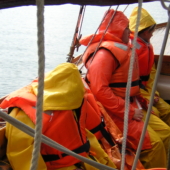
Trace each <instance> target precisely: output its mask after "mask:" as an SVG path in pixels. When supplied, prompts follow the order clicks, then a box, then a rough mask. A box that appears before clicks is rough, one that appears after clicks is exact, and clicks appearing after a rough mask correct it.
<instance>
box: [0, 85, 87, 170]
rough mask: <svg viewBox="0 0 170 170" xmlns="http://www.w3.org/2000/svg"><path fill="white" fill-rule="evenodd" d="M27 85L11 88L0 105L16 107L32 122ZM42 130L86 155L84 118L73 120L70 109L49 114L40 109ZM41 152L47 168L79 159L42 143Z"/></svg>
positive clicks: (32, 104)
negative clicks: (12, 90) (14, 89)
mask: <svg viewBox="0 0 170 170" xmlns="http://www.w3.org/2000/svg"><path fill="white" fill-rule="evenodd" d="M30 89H31V87H30V86H27V87H24V88H22V89H20V90H19V91H17V92H15V94H14V93H13V94H11V95H10V96H8V97H7V98H6V99H5V100H4V101H3V102H2V103H1V107H2V108H7V107H19V108H21V109H22V110H23V111H24V112H25V113H26V114H27V115H28V117H29V118H30V119H31V120H32V121H33V122H34V123H35V118H36V108H35V107H36V96H35V95H34V94H32V93H31V92H30ZM79 122H81V123H79ZM42 133H43V134H44V135H46V136H47V137H49V138H51V139H52V140H54V141H56V142H58V143H59V144H61V145H63V146H64V147H66V148H68V149H70V150H72V151H74V152H76V153H77V154H80V155H82V156H87V152H88V151H89V148H90V144H89V142H88V141H87V140H86V131H85V119H84V118H83V116H80V118H79V119H78V120H77V121H76V118H75V116H74V113H73V111H72V110H63V111H53V113H52V114H51V115H48V114H45V113H43V129H42ZM41 154H42V157H43V159H44V161H45V162H46V165H47V168H48V170H51V169H57V168H61V167H67V166H71V165H74V164H76V163H79V162H80V160H78V159H76V158H74V157H72V156H69V155H67V154H65V153H63V152H61V151H59V150H56V149H54V148H52V147H50V146H47V145H46V144H43V143H42V145H41Z"/></svg>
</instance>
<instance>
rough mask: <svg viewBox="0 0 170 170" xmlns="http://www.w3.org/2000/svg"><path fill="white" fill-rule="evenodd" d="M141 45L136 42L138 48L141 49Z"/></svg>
mask: <svg viewBox="0 0 170 170" xmlns="http://www.w3.org/2000/svg"><path fill="white" fill-rule="evenodd" d="M140 47H141V45H140V44H139V43H138V42H136V48H137V49H138V50H139V49H140Z"/></svg>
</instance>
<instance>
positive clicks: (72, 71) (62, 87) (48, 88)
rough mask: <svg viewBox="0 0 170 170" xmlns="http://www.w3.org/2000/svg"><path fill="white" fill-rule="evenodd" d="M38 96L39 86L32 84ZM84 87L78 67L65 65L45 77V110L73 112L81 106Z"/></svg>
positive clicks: (59, 66)
mask: <svg viewBox="0 0 170 170" xmlns="http://www.w3.org/2000/svg"><path fill="white" fill-rule="evenodd" d="M32 87H33V91H34V94H35V95H37V88H38V84H37V83H33V84H32ZM84 92H85V90H84V85H83V83H82V80H81V76H80V73H79V71H78V68H77V66H76V65H74V64H72V63H63V64H60V65H58V66H57V67H56V68H55V69H54V70H52V71H51V72H49V73H47V74H46V75H45V80H44V101H43V110H44V111H46V110H72V109H76V108H78V107H80V106H81V103H82V100H83V97H84Z"/></svg>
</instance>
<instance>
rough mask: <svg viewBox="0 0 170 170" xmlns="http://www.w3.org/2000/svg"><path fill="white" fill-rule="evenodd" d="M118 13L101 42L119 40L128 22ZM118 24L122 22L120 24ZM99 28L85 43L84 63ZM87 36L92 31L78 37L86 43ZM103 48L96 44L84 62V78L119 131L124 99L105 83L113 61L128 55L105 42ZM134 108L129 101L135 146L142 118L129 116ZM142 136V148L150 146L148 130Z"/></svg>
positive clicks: (130, 136)
mask: <svg viewBox="0 0 170 170" xmlns="http://www.w3.org/2000/svg"><path fill="white" fill-rule="evenodd" d="M112 13H113V11H112ZM120 13H121V12H119V13H116V15H119V14H120ZM109 15H110V13H109V14H108V16H109ZM116 15H115V16H116ZM120 16H121V17H120V18H119V19H118V20H113V22H112V26H111V27H110V28H109V31H107V34H106V35H107V36H105V38H104V39H103V42H102V43H107V41H108V42H110V43H111V42H112V44H114V43H115V42H117V43H122V40H121V36H122V35H123V32H124V30H125V28H126V27H127V25H128V20H126V17H125V16H124V14H123V13H122V14H120ZM122 20H123V21H124V23H125V24H123V25H121V24H122V22H121V21H122ZM106 23H107V22H105V21H104V22H103V23H102V25H103V26H102V27H101V28H102V29H100V30H104V27H105V26H106V25H107V24H106ZM120 25H121V26H123V28H122V27H121V26H120ZM114 27H117V28H116V29H117V30H118V32H115V31H114ZM101 32H102V31H100V32H99V34H97V35H96V36H95V38H94V40H93V41H92V44H91V45H90V46H89V47H88V49H87V51H86V52H85V54H84V55H83V62H84V63H86V61H87V59H88V57H89V54H90V53H91V52H93V50H91V49H90V48H91V47H92V46H93V45H94V43H95V42H96V43H97V42H98V43H99V37H100V38H101V36H102V34H101ZM120 35H121V36H120ZM91 37H92V35H90V36H87V37H84V38H82V40H81V41H80V43H81V44H83V45H87V44H88V43H89V41H90V38H91ZM107 45H108V47H109V48H110V47H111V44H109V43H107ZM125 46H126V45H125ZM104 48H105V49H103V48H100V49H99V50H98V51H97V53H96V54H95V57H94V59H93V61H92V62H91V63H90V64H89V63H87V64H86V67H87V69H88V74H87V78H88V81H89V82H90V84H89V86H90V89H91V91H92V93H93V94H94V96H95V98H96V100H97V101H99V102H100V103H102V105H103V106H104V108H105V109H106V111H107V113H108V114H109V115H110V117H111V118H112V119H113V120H114V122H115V124H116V125H117V126H118V128H119V129H120V130H121V131H123V120H124V111H125V100H124V99H123V98H122V97H120V96H118V95H115V94H114V93H113V90H112V89H111V88H110V87H109V84H110V83H111V80H112V78H113V75H114V73H115V70H116V69H117V68H115V67H114V66H115V63H116V62H117V61H119V62H120V60H121V59H122V62H120V63H119V64H122V63H123V61H124V62H126V60H129V55H128V53H129V50H128V52H127V53H126V55H125V54H123V52H122V51H121V53H118V52H120V51H118V50H117V51H114V53H111V52H110V51H108V50H110V49H108V48H107V47H106V46H105V47H104ZM106 49H107V50H106ZM88 50H89V51H90V52H89V51H88ZM114 50H116V49H114ZM115 54H116V55H115ZM114 55H115V57H114ZM122 55H124V56H122ZM115 58H116V59H117V60H116V59H115ZM123 59H124V60H123ZM115 60H116V61H115ZM89 62H90V61H89ZM121 66H122V65H121ZM122 69H123V68H122ZM126 69H127V67H126V68H125V67H124V73H125V72H127V71H128V69H127V70H126ZM134 74H138V73H136V72H134ZM136 76H137V75H134V77H136ZM126 78H127V77H126ZM126 82H127V81H125V83H126ZM138 89H139V87H138ZM134 110H135V107H134V106H133V105H132V104H130V108H129V127H128V129H129V130H128V138H129V140H130V141H131V142H132V143H133V144H134V145H135V148H134V149H136V147H137V144H138V142H139V136H140V135H141V132H142V128H143V125H144V123H143V122H142V121H141V122H138V121H136V120H134V119H133V115H134ZM145 138H146V139H145V143H144V145H143V148H142V149H149V148H151V145H150V140H149V135H148V133H147V134H146V137H145Z"/></svg>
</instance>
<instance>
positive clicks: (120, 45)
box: [114, 42, 128, 51]
mask: <svg viewBox="0 0 170 170" xmlns="http://www.w3.org/2000/svg"><path fill="white" fill-rule="evenodd" d="M114 46H115V47H118V48H120V49H122V50H124V51H127V49H128V46H126V45H123V44H120V43H116V42H115V43H114Z"/></svg>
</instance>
